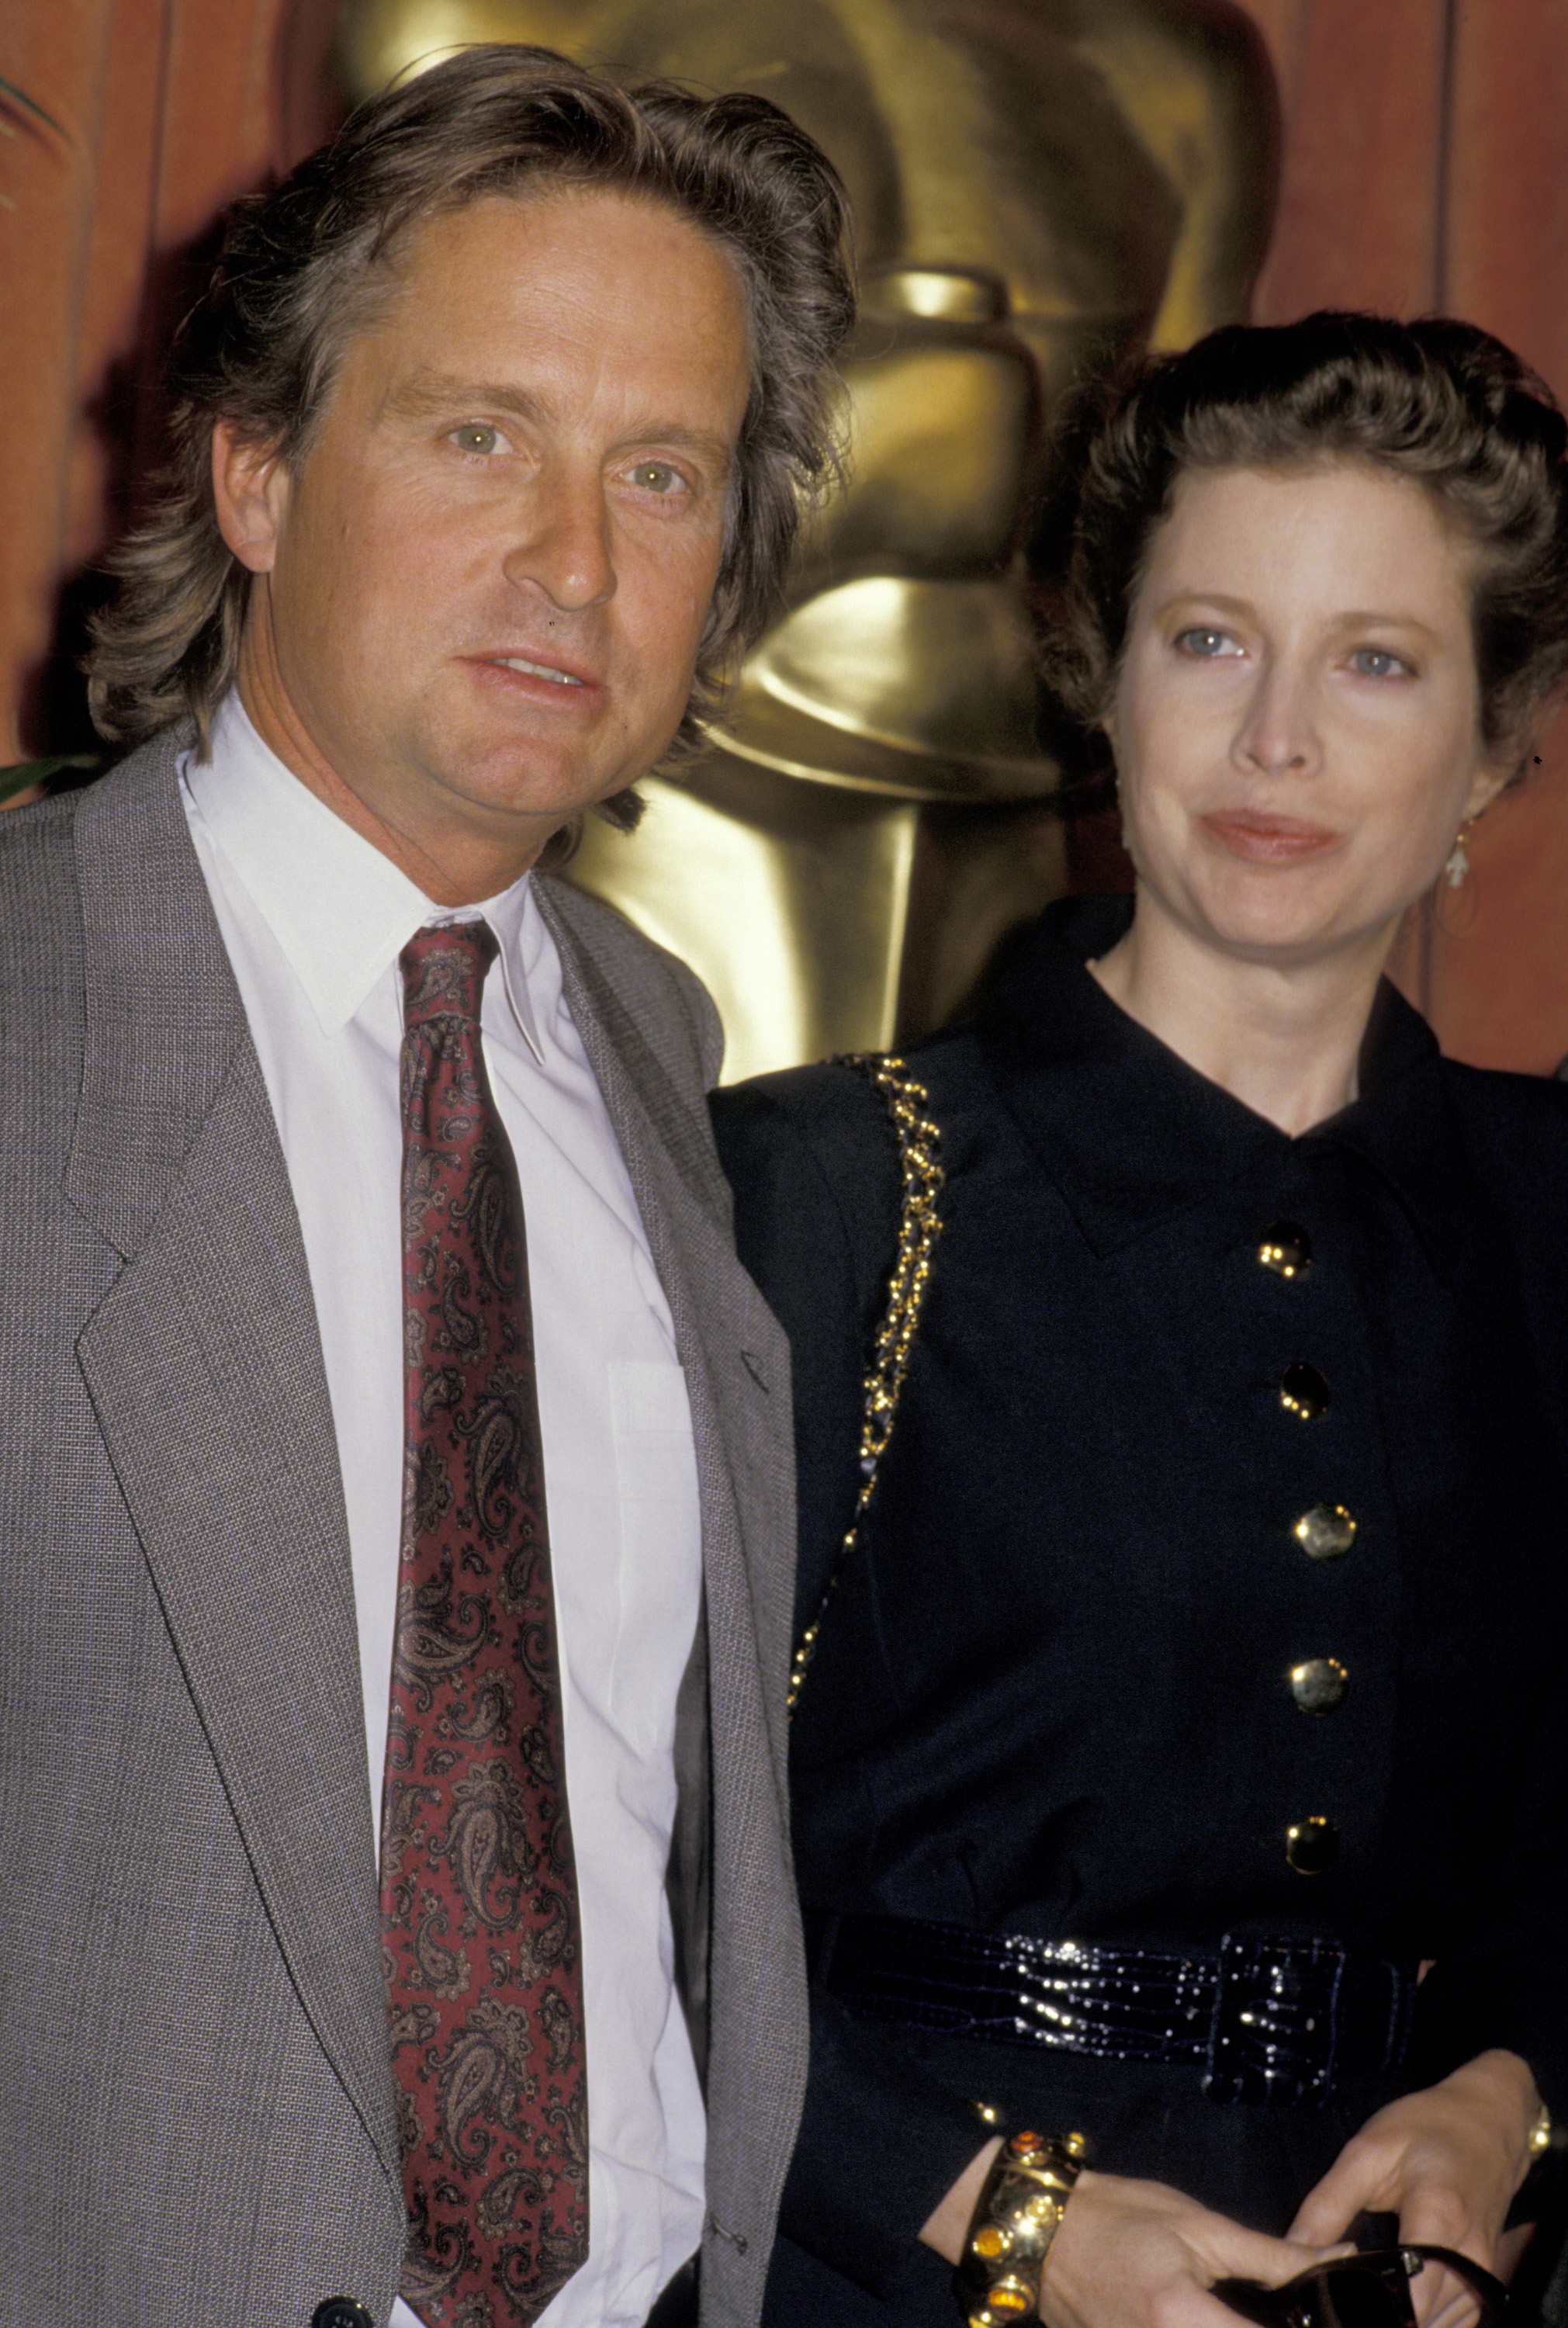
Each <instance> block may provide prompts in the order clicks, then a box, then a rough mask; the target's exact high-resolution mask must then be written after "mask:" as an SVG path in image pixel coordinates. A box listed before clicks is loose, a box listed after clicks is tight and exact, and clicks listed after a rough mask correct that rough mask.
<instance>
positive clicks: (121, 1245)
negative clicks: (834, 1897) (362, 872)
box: [0, 736, 805, 2328]
mask: <svg viewBox="0 0 1568 2328" xmlns="http://www.w3.org/2000/svg"><path fill="white" fill-rule="evenodd" d="M176 748H177V747H176V743H175V741H174V738H172V737H167V736H165V737H162V738H159V739H155V742H154V743H153V744H151V745H149V746H146V747H145V748H144V749H143V750H142V751H140V752H138V753H136V755H135V756H133V757H132V758H131V759H130V760H128V761H127V763H126V764H125V765H123V766H122V767H120V768H118V769H117V770H116V771H115V772H114V773H113V774H110V775H109V776H108V777H106V778H105V779H104V780H103V781H102V782H101V783H99V784H96V785H94V786H93V787H92V788H91V789H90V790H89V791H88V792H86V793H80V794H78V795H76V796H74V797H68V798H66V799H63V800H61V801H58V802H52V803H46V804H44V805H43V806H42V807H41V808H36V809H32V810H23V811H20V812H12V813H11V814H9V815H7V816H5V818H4V819H0V984H3V989H4V1007H3V1011H0V1250H3V1251H4V1253H5V1292H4V1298H3V1300H0V1450H3V1451H0V1563H3V1565H0V1908H3V1910H4V1927H3V1929H4V1939H3V1941H0V2095H3V2096H4V2097H5V2099H4V2102H3V2103H0V2318H3V2319H6V2320H9V2319H10V2318H12V2317H14V2318H16V2319H17V2320H18V2321H22V2320H25V2321H26V2322H27V2323H29V2328H55V2323H60V2328H64V2323H68V2322H69V2323H71V2324H72V2328H79V2323H82V2322H84V2321H90V2322H91V2323H94V2328H131V2323H136V2328H181V2323H192V2328H195V2323H203V2328H204V2323H210V2322H211V2321H213V2320H221V2321H222V2322H224V2323H234V2328H305V2324H306V2323H308V2322H309V2320H310V2316H311V2313H312V2311H313V2309H314V2307H315V2305H316V2304H317V2303H319V2302H320V2300H321V2299H322V2298H323V2297H324V2296H328V2295H352V2296H355V2297H357V2298H358V2299H359V2300H360V2301H361V2302H362V2303H364V2304H366V2305H369V2307H370V2308H371V2311H372V2313H373V2314H375V2317H376V2318H377V2319H378V2320H379V2321H380V2320H384V2319H385V2318H386V2316H387V2314H388V2311H389V2309H390V2305H391V2301H392V2296H393V2293H394V2290H395V2287H396V2282H397V2276H398V2269H399V2259H400V2257H401V2254H402V2249H403V2245H404V2215H403V2203H402V2193H401V2182H400V2176H399V2161H398V2145H397V2136H396V2131H395V2125H394V2117H393V2104H392V2085H391V2075H390V2065H389V2058H388V2047H387V2035H386V2009H385V2004H384V2000H383V1995H382V1989H381V1975H380V1953H379V1935H378V1929H377V1909H376V1868H375V1851H374V1842H373V1836H372V1833H371V1798H370V1788H369V1780H368V1774H367V1770H366V1761H365V1738H364V1728H363V1717H362V1709H361V1693H360V1678H359V1663H358V1652H357V1647H356V1636H355V1622H354V1604H353V1591H352V1582H351V1574H350V1566H349V1545H348V1534H347V1525H346V1521H345V1516H344V1510H343V1490H342V1486H341V1481H340V1478H339V1472H338V1464H337V1455H336V1449H335V1445H334V1441H333V1427H332V1420H331V1415H330V1413H329V1408H328V1401H327V1388H326V1379H325V1375H324V1370H323V1365H322V1357H321V1351H320V1347H319V1341H318V1337H317V1331H316V1324H315V1312H314V1309H313V1306H312V1300H311V1291H310V1284H309V1280H308V1277H307V1274H306V1270H305V1251H304V1247H303V1244H302V1243H301V1239H300V1233H299V1226H298V1223H297V1220H296V1214H295V1208H294V1203H293V1198H292V1197H291V1194H290V1190H289V1184H288V1178H287V1175H286V1169H285V1166H284V1159H283V1154H282V1150H281V1149H280V1147H279V1144H278V1141H277V1132H276V1131H275V1128H274V1125H273V1121H272V1115H271V1112H270V1108H269V1106H268V1098H267V1093H266V1090H265V1087H264V1085H263V1083H262V1079H261V1074H260V1069H259V1066H258V1061H257V1057H256V1054H255V1050H254V1047H253V1046H252V1044H251V1040H250V1037H249V1029H248V1028H247V1025H246V1020H245V1015H244V1010H243V1008H242V1006H241V1003H240V1000H239V992H238V990H237V988H236V986H235V983H234V980H233V977H232V975H231V973H230V968H229V963H228V960H227V957H226V955H225V953H224V951H223V947H222V943H221V939H220V936H219V932H218V927H217V924H216V922H215V920H214V918H213V915H212V913H211V906H210V905H209V902H208V897H207V893H206V888H205V886H204V883H203V881H202V874H201V870H200V868H199V867H198V865H197V862H196V859H195V856H194V854H193V851H192V847H191V843H190V839H189V835H188V832H187V831H186V827H185V821H184V817H183V812H182V810H181V807H180V803H179V800H178V796H177V793H176V788H175V784H174V758H175V752H176ZM540 895H541V901H542V904H543V910H544V912H545V915H546V917H547V919H548V921H549V926H550V928H551V930H552V932H553V934H554V935H555V938H556V940H557V943H558V944H559V949H560V953H561V959H562V963H563V967H564V971H565V977H566V992H567V997H568V1002H569V1004H570V1007H571V1009H572V1013H573V1016H574V1018H575V1019H576V1020H577V1026H578V1028H579V1029H580V1031H581V1034H582V1037H583V1041H584V1043H585V1045H586V1047H587V1052H588V1056H589V1057H590V1059H591V1060H592V1063H593V1065H594V1068H595V1072H596V1075H597V1076H598V1078H599V1083H600V1085H601V1088H602V1090H603V1092H604V1095H605V1100H606V1106H607V1108H608V1110H609V1113H610V1118H611V1121H612V1122H613V1123H614V1125H615V1131H616V1133H617V1136H618V1137H619V1140H620V1142H621V1145H622V1148H623V1150H624V1153H625V1157H626V1160H627V1164H628V1166H629V1168H630V1171H631V1178H632V1182H633V1186H634V1188H635V1190H636V1194H637V1199H638V1202H639V1204H640V1205H641V1206H642V1211H643V1221H644V1224H645V1225H646V1228H647V1233H648V1237H649V1242H650V1244H651V1246H652V1249H653V1258H654V1261H655V1263H656V1265H657V1267H658V1270H659V1273H660V1276H661V1278H662V1281H663V1284H664V1287H665V1291H666V1292H667V1294H668V1296H669V1300H670V1305H671V1310H672V1312H673V1316H674V1322H675V1333H676V1340H677V1346H678V1349H679V1353H680V1356H681V1362H682V1364H683V1365H684V1366H685V1369H686V1374H687V1380H688V1385H689V1388H690V1399H691V1412H692V1417H693V1422H694V1427H695V1432H696V1441H697V1457H698V1466H699V1478H700V1483H701V1496H702V1517H703V1546H704V1562H705V1566H706V1579H707V1584H706V1613H707V1628H706V1633H707V1646H708V1665H707V1673H708V1688H707V1690H706V1692H704V1691H703V1690H702V1689H701V1688H700V1687H699V1686H689V1687H688V1690H687V1691H686V1693H685V1704H684V1707H683V1717H684V1718H683V1722H682V1726H681V1754H682V1758H683V1762H684V1764H685V1768H684V1769H683V1773H682V1777H683V1798H682V1801H683V1808H682V1821H681V1833H680V1834H679V1835H678V1838H677V1853H676V1857H677V1860H678V1862H679V1870H678V1872H679V1874H680V1876H681V1900H680V1902H679V1905H680V1908H681V1921H682V1931H681V1939H682V1943H683V1956H684V1958H685V1963H686V1966H687V1969H688V1973H689V1985H690V1989H691V1990H693V1991H695V1992H696V1993H698V1994H699V1995H705V1999H706V2008H707V2009H706V2023H707V2034H708V2039H709V2043H708V2098H709V2114H710V2120H711V2134H710V2155H709V2218H708V2229H707V2235H706V2239H705V2244H704V2258H703V2320H704V2323H705V2328H741V2323H748V2322H751V2321H753V2320H755V2318H756V2314H757V2311H758V2308H759V2305H760V2301H761V2289H762V2281H763V2276H764V2273H765V2267H766V2259H767V2251H768V2248H769V2245H770V2241H771V2238H772V2230H773V2222H774V2215H775V2206H776V2202H777V2196H778V2191H779V2186H780V2183H781V2182H782V2179H783V2174H784V2164H785V2161H786V2157H787V2154H788V2151H789V2146H790V2143H791V2140H792V2138H793V2131H794V2126H795V2119H796V2116H797V2113H798V2107H799V2098H800V2091H801V2087H802V2084H803V2073H804V2047H805V2039H804V1990H803V1974H802V1966H801V1947H800V1935H799V1923H798V1919H797V1916H796V1912H795V1908H794V1904H793V1889H792V1885H791V1882H790V1871H789V1863H788V1850H787V1843H786V1827H785V1772H784V1763H785V1727H784V1673H785V1666H786V1662H787V1657H788V1638H789V1626H790V1609H791V1582H792V1570H793V1479H792V1461H791V1454H790V1432H789V1388H788V1361H787V1354H786V1348H785V1346H784V1340H783V1337H782V1336H781V1334H780V1333H779V1330H778V1328H777V1327H776V1326H775V1323H774V1320H773V1319H772V1318H771V1316H770V1315H769V1313H768V1311H767V1310H766V1309H765V1308H764V1306H763V1303H762V1301H761V1300H760V1298H759V1297H758V1295H757V1294H756V1291H755V1290H754V1288H753V1286H752V1284H751V1282H750V1280H749V1279H748V1278H747V1277H746V1275H745V1273H744V1272H742V1270H741V1269H740V1267H739V1265H738V1263H737V1262H736V1260H735V1258H734V1254H733V1252H732V1249H731V1245H730V1235H729V1201H728V1190H727V1188H726V1187H725V1183H724V1181H723V1178H722V1177H721V1175H720V1173H719V1171H718V1165H717V1162H716V1160H715V1159H714V1155H713V1152H712V1148H711V1143H710V1140H709V1131H708V1123H707V1116H706V1112H705V1110H704V1106H703V1092H704V1088H705V1085H706V1084H707V1083H708V1082H709V1081H710V1080H711V1077H712V1074H713V1072H714V1070H715V1068H716V1066H717V1060H718V1027H717V1021H716V1020H715V1018H714V1015H713V1010H712V1006H711V1004H710V1003H709V1001H708V999H707V997H706V995H705V994H704V993H703V992H702V990H701V989H700V987H699V986H698V984H697V982H696V981H695V980H694V979H693V978H692V977H691V976H690V972H686V971H685V970H684V969H683V968H682V967H681V965H680V964H678V963H676V962H672V961H671V959H670V958H669V957H668V956H666V955H663V954H662V953H658V952H657V951H656V950H655V949H654V948H653V947H651V946H650V945H648V944H647V943H645V942H644V941H643V939H641V938H639V937H637V936H636V935H634V934H633V933H632V932H631V931H630V930H629V929H627V928H626V926H625V925H624V924H623V923H622V922H620V921H619V920H618V919H617V918H616V917H615V915H612V914H610V913H608V912H607V911H606V909H605V908H604V907H603V906H597V905H595V904H593V903H591V902H590V901H588V900H587V899H586V898H583V897H581V896H577V894H576V893H574V892H572V891H571V890H569V889H567V888H565V887H562V886H561V885H559V883H550V882H543V883H541V884H540ZM699 1672H700V1668H699V1666H696V1665H694V1675H699ZM705 1700H706V1703H705ZM709 1713H710V1715H711V1724H710V1727H709V1721H708V1719H707V1716H708V1715H709ZM709 1738H711V1753H709V1750H708V1741H709ZM709 1779H710V1788H709ZM709 1878H710V1891H709ZM709 1899H710V1902H711V1906H710V1911H709ZM590 2042H591V2034H590ZM498 2328H501V2323H498Z"/></svg>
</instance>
